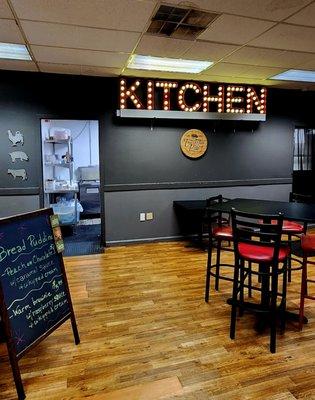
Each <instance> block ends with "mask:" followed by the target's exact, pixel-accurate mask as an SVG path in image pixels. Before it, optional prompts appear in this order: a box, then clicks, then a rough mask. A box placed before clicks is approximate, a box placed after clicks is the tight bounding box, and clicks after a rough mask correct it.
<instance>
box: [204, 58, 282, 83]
mask: <svg viewBox="0 0 315 400" xmlns="http://www.w3.org/2000/svg"><path fill="white" fill-rule="evenodd" d="M283 70H284V69H283V68H273V67H260V66H251V65H242V64H229V63H225V62H220V63H218V64H216V65H214V66H213V67H210V68H209V69H207V70H206V71H204V72H203V74H204V75H220V76H230V77H238V78H252V79H254V80H256V79H258V80H261V79H266V78H269V77H270V76H271V75H275V74H278V73H280V72H282V71H283Z"/></svg>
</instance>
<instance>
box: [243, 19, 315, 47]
mask: <svg viewBox="0 0 315 400" xmlns="http://www.w3.org/2000/svg"><path fill="white" fill-rule="evenodd" d="M314 43H315V29H314V28H308V27H303V26H297V25H288V24H279V25H277V26H275V27H274V28H272V29H270V31H268V32H266V33H264V34H263V35H261V36H260V37H258V38H257V39H254V40H253V41H251V42H250V45H253V46H258V47H269V48H274V49H283V50H296V51H309V52H315V46H314Z"/></svg>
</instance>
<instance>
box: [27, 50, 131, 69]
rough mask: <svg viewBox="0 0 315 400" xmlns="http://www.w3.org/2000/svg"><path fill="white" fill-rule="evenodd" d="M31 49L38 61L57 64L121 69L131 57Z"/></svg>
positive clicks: (100, 52)
mask: <svg viewBox="0 0 315 400" xmlns="http://www.w3.org/2000/svg"><path fill="white" fill-rule="evenodd" d="M31 48H32V51H33V53H34V56H35V59H36V60H37V61H39V62H47V63H57V64H72V65H76V64H78V65H92V66H96V67H113V68H121V67H123V66H124V64H125V63H126V61H127V59H128V57H129V54H125V53H107V52H104V51H93V50H77V49H65V48H58V47H43V46H31Z"/></svg>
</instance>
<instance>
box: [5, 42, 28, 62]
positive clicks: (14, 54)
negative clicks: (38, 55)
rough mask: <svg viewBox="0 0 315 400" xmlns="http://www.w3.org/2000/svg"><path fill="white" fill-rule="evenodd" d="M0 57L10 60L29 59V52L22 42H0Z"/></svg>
mask: <svg viewBox="0 0 315 400" xmlns="http://www.w3.org/2000/svg"><path fill="white" fill-rule="evenodd" d="M0 58H7V59H10V60H31V59H32V58H31V56H30V53H29V52H28V50H27V47H26V46H25V45H24V44H13V43H0Z"/></svg>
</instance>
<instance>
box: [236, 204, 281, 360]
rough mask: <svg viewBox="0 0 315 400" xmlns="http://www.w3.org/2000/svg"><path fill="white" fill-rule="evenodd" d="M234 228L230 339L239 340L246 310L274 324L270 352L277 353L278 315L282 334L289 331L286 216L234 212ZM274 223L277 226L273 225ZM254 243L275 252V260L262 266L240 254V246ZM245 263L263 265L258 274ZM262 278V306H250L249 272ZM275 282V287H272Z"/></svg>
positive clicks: (272, 325) (251, 304) (257, 288)
mask: <svg viewBox="0 0 315 400" xmlns="http://www.w3.org/2000/svg"><path fill="white" fill-rule="evenodd" d="M231 217H232V229H233V236H234V253H235V270H234V282H233V295H232V301H231V303H232V310H231V324H230V337H231V339H234V338H235V328H236V312H237V308H239V310H240V315H242V314H243V311H244V310H246V309H247V310H251V311H253V312H258V313H264V314H266V315H268V317H269V322H270V351H271V352H272V353H275V351H276V323H277V319H278V316H280V321H281V331H284V329H285V309H286V283H287V265H286V260H285V262H283V263H282V267H281V268H280V267H279V260H278V258H279V252H280V246H281V234H282V224H283V215H282V214H281V213H279V214H277V215H261V214H259V215H258V214H251V213H245V212H239V211H236V210H234V209H232V211H231ZM272 220H274V221H276V223H271V221H272ZM241 243H243V244H250V245H255V246H264V247H265V248H266V247H269V248H271V249H272V250H273V252H272V258H271V260H270V261H269V262H268V263H266V262H265V263H261V262H257V261H253V260H250V259H245V258H244V257H242V255H241V254H240V251H239V245H240V244H241ZM245 261H251V262H255V263H257V264H258V265H259V269H258V271H253V270H252V269H251V270H250V271H249V267H246V265H245ZM249 272H250V273H251V274H254V275H258V278H261V286H260V287H254V286H252V289H253V290H258V291H260V292H261V303H260V304H255V303H248V302H245V301H244V287H247V285H245V283H244V281H245V277H246V273H249ZM280 275H282V276H283V283H282V290H281V292H279V290H278V278H279V276H280ZM270 281H271V285H270ZM278 297H281V302H280V305H279V306H277V299H278Z"/></svg>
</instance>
